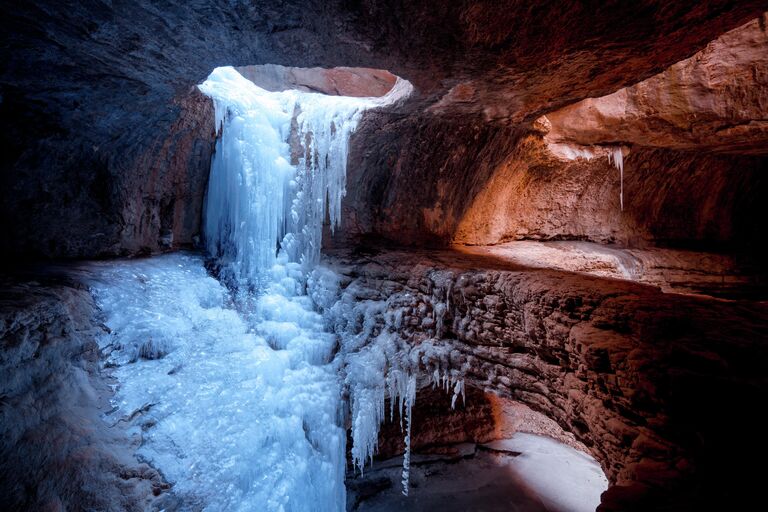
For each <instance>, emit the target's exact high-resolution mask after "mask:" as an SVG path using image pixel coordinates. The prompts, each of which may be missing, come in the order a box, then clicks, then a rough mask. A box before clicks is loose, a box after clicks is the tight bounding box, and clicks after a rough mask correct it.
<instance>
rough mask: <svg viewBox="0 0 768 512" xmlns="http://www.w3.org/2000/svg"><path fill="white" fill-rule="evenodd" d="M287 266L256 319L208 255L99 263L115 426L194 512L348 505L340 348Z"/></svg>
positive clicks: (262, 299) (255, 310)
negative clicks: (239, 304)
mask: <svg viewBox="0 0 768 512" xmlns="http://www.w3.org/2000/svg"><path fill="white" fill-rule="evenodd" d="M280 263H282V264H279V265H275V266H274V267H273V268H272V269H271V270H270V274H271V276H270V277H271V284H270V285H269V286H267V287H266V289H265V290H264V293H262V294H260V295H259V296H257V297H254V298H253V304H252V310H251V312H250V314H249V315H243V314H241V313H239V312H238V311H236V310H235V309H234V308H233V305H232V301H231V299H230V293H229V291H228V290H227V289H226V288H225V287H223V286H222V285H221V284H220V283H219V282H218V281H217V280H215V279H213V278H212V277H210V276H209V275H208V274H207V272H206V270H205V267H204V266H203V260H202V258H201V257H199V256H193V255H183V254H174V255H166V256H160V257H154V258H149V259H143V260H135V261H127V262H122V263H121V262H117V263H115V262H110V263H96V264H93V265H92V268H91V273H92V275H93V278H92V288H93V291H94V295H95V297H96V300H97V303H98V304H99V306H100V307H101V309H102V311H103V313H104V316H105V318H104V323H105V324H106V325H107V326H108V327H109V329H110V330H111V334H109V335H105V336H104V338H103V340H102V342H101V344H102V349H103V350H104V351H105V352H106V353H107V354H109V366H114V367H115V368H114V370H113V371H114V376H115V377H116V379H117V382H118V383H119V385H118V387H117V390H116V395H115V398H114V405H115V406H116V407H115V409H114V410H113V411H111V412H110V413H107V415H106V416H105V420H106V421H108V422H109V424H110V425H117V424H120V425H124V426H126V427H129V432H130V433H131V434H133V435H134V436H135V437H136V439H137V440H140V441H141V446H140V448H139V450H138V452H139V455H140V456H141V457H142V458H143V459H144V460H146V461H147V462H149V463H150V464H151V465H152V466H153V467H155V468H157V469H158V470H159V471H160V472H161V473H162V474H163V475H164V477H165V478H166V479H167V480H168V481H169V482H170V483H172V484H173V487H172V492H173V493H174V494H175V495H176V496H177V497H178V498H179V499H180V500H181V503H182V507H181V509H183V510H192V509H194V510H207V511H243V512H245V511H252V510H265V511H284V510H286V511H287V510H293V511H314V510H328V511H332V510H343V508H344V503H345V489H344V466H345V462H344V452H345V449H344V446H345V430H344V427H343V421H342V417H341V416H342V409H341V405H340V404H341V384H342V383H341V381H340V376H339V370H340V368H339V360H338V358H333V352H334V347H335V345H336V339H335V336H333V335H332V334H329V333H327V332H325V330H324V323H323V318H322V317H321V316H320V315H319V314H318V313H317V312H315V311H314V309H313V307H312V304H311V301H310V299H309V298H308V297H307V296H302V295H299V294H297V293H295V290H296V288H297V286H296V279H297V273H300V269H299V268H298V267H299V265H298V264H291V263H289V262H287V261H280ZM160 354H162V357H160Z"/></svg>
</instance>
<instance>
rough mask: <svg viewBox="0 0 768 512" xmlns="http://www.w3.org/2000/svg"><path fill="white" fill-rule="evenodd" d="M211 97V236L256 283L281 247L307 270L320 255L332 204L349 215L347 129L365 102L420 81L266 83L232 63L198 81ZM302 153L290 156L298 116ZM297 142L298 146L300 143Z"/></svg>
mask: <svg viewBox="0 0 768 512" xmlns="http://www.w3.org/2000/svg"><path fill="white" fill-rule="evenodd" d="M199 88H200V90H201V91H202V92H203V93H205V94H207V95H208V96H210V97H211V98H213V100H214V107H215V116H214V122H215V123H216V127H215V130H216V134H217V135H218V134H219V133H221V138H220V140H219V141H218V142H217V146H216V153H215V154H214V156H213V160H212V162H211V176H210V179H209V184H208V191H207V195H206V206H205V208H206V212H205V219H206V222H205V239H206V246H207V249H208V251H209V252H210V253H211V255H212V256H213V257H214V258H215V259H217V260H218V261H219V262H221V265H222V277H223V278H224V279H225V280H227V281H229V282H230V284H233V285H235V287H248V286H254V285H258V284H259V282H260V280H261V277H262V275H263V274H264V273H265V272H267V271H269V270H270V269H271V268H272V267H273V265H274V264H275V263H276V261H277V257H278V251H277V250H276V248H277V247H279V248H280V252H281V253H283V254H285V257H286V258H287V260H288V261H289V262H294V263H300V264H301V265H302V267H303V270H304V271H305V272H308V271H309V270H311V269H312V268H313V267H314V266H315V265H316V263H317V262H318V261H319V259H320V249H321V245H322V243H321V242H322V231H323V221H324V219H325V213H326V210H327V211H328V214H329V216H330V219H331V229H335V228H336V227H338V226H339V225H340V222H341V199H342V198H343V197H344V195H345V194H346V172H347V159H348V158H347V157H348V151H349V137H350V135H351V134H352V132H354V131H355V129H356V128H357V124H358V122H359V120H360V118H361V115H362V113H363V111H365V110H366V109H369V108H375V107H379V106H383V105H387V104H390V103H393V102H395V101H397V100H399V99H401V98H403V97H404V96H407V95H408V94H409V93H410V91H411V90H412V87H411V85H410V83H409V82H407V81H405V80H399V79H398V81H397V82H396V83H395V86H394V87H393V88H392V90H391V91H390V92H389V93H387V94H386V95H385V96H382V97H381V98H353V97H346V96H326V95H323V94H314V93H304V92H299V91H294V90H289V91H282V92H268V91H265V90H264V89H261V88H260V87H257V86H256V85H255V84H254V83H253V82H251V81H249V80H247V79H246V78H244V77H243V76H242V75H240V73H238V72H237V71H236V70H235V69H234V68H232V67H223V68H217V69H215V70H214V71H213V73H211V75H210V76H209V77H208V79H207V80H206V81H205V82H204V83H203V84H201V85H200V86H199ZM294 118H295V121H296V124H295V126H296V128H297V130H298V134H297V135H298V136H297V137H296V139H297V141H298V143H299V144H300V145H301V149H302V151H301V156H300V158H299V161H298V164H297V165H295V166H294V165H291V164H290V163H289V162H291V147H290V145H289V143H288V142H289V139H290V135H291V129H292V128H291V126H292V121H293V120H294ZM294 149H295V148H294Z"/></svg>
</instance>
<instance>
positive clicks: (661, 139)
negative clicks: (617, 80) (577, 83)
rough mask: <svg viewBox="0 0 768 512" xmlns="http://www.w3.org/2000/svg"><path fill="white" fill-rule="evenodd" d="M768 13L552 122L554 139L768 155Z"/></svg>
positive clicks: (562, 113)
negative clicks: (650, 74) (651, 73)
mask: <svg viewBox="0 0 768 512" xmlns="http://www.w3.org/2000/svg"><path fill="white" fill-rule="evenodd" d="M767 22H768V13H766V14H763V15H762V16H761V17H760V18H759V19H756V20H753V21H750V22H749V23H747V24H746V25H743V26H741V27H739V28H737V29H734V30H731V31H730V32H727V33H726V34H723V35H722V36H720V37H719V38H717V39H715V40H714V41H712V42H711V43H709V44H708V45H707V47H706V48H704V49H703V50H701V51H700V52H698V53H696V54H695V55H693V56H692V57H690V58H688V59H685V60H683V61H681V62H678V63H677V64H674V65H673V66H670V67H669V68H668V69H666V70H665V71H664V72H662V73H659V74H658V75H655V76H653V77H651V78H649V79H647V80H644V81H642V82H640V83H638V84H635V85H633V86H631V87H626V88H624V89H620V90H618V91H616V92H615V93H613V94H610V95H608V96H603V97H600V98H588V99H585V100H582V101H580V102H578V103H575V104H574V105H569V106H567V107H565V108H563V109H560V110H557V111H555V112H551V113H549V114H547V115H546V117H547V119H548V120H549V122H550V123H551V125H552V127H551V131H550V132H549V134H548V135H547V139H548V140H550V141H552V142H563V141H565V142H572V143H578V144H582V145H590V144H616V143H618V142H631V143H634V144H638V145H642V146H648V147H659V148H673V149H688V150H692V149H696V150H698V151H724V152H731V153H741V154H744V153H751V154H765V153H766V152H768V119H766V112H768V32H767V31H766V23H767Z"/></svg>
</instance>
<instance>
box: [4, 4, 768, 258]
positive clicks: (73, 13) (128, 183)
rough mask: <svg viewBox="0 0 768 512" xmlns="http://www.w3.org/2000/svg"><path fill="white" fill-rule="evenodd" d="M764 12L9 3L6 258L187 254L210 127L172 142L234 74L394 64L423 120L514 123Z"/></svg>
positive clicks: (593, 92) (653, 67) (726, 8)
mask: <svg viewBox="0 0 768 512" xmlns="http://www.w3.org/2000/svg"><path fill="white" fill-rule="evenodd" d="M763 7H764V2H761V1H757V0H749V1H743V2H728V1H725V0H717V1H713V2H707V3H703V4H702V3H696V2H690V3H689V2H675V3H671V4H670V3H668V2H657V1H654V0H647V1H643V2H632V3H618V2H617V3H613V4H610V5H601V6H597V5H585V4H583V3H581V2H574V1H569V0H559V1H554V0H543V1H537V2H534V3H531V2H522V1H514V2H507V3H503V4H499V3H498V2H493V1H490V0H484V1H469V0H467V1H462V2H449V3H443V2H433V1H429V0H420V1H417V2H399V1H382V2H370V1H360V2H348V1H342V0H337V1H332V2H321V3H314V4H312V3H307V2H305V1H299V0H293V1H285V2H280V3H279V4H269V5H267V4H263V3H260V4H256V3H252V2H250V1H245V0H242V1H237V2H234V3H226V4H217V3H211V2H207V1H203V0H194V1H185V2H175V1H169V2H163V3H161V4H157V3H152V2H117V3H101V2H28V1H25V2H3V4H2V12H3V16H2V17H0V34H2V35H1V36H0V48H1V49H2V54H0V70H2V71H0V98H1V99H0V119H2V124H1V125H0V151H2V154H3V160H2V163H0V166H1V167H0V172H1V173H2V178H1V179H2V181H1V182H0V189H2V191H3V195H2V198H1V199H2V200H1V201H0V203H1V204H2V207H1V210H0V212H1V216H0V219H1V222H2V225H3V227H4V228H5V230H4V233H3V236H2V237H0V241H1V242H2V246H1V249H2V253H3V255H4V257H6V258H14V257H18V256H22V255H28V256H30V255H31V256H36V257H40V256H48V257H56V256H64V257H93V256H105V255H115V254H122V253H129V254H132V253H136V252H139V251H144V250H150V251H157V250H161V249H163V247H164V246H167V245H168V240H169V237H168V234H169V233H173V235H174V240H173V244H184V243H188V241H189V239H190V238H191V236H192V235H193V234H194V232H195V230H196V227H197V226H196V220H195V219H194V215H193V214H194V213H195V209H196V208H199V207H197V206H194V207H190V208H192V210H190V211H184V212H181V211H180V210H183V208H182V207H181V206H178V204H177V203H178V201H179V200H182V198H183V197H199V196H200V191H201V190H203V189H204V176H205V175H206V174H207V159H206V156H207V152H208V151H209V150H210V142H209V141H210V133H209V132H208V130H210V127H209V126H207V125H205V123H203V122H202V121H201V120H200V119H199V118H198V119H197V121H196V123H202V124H196V125H195V126H188V127H187V128H185V130H189V131H190V132H195V131H197V136H196V137H193V138H189V137H187V136H185V135H181V136H180V135H179V134H178V133H174V130H175V129H177V128H179V124H178V123H179V122H181V123H182V124H184V121H183V119H185V115H186V114H185V113H184V112H185V106H184V103H185V101H186V99H185V98H187V97H188V95H189V94H190V92H189V91H190V88H191V87H192V86H194V85H195V84H197V83H200V82H201V81H202V80H203V79H204V78H205V76H207V74H208V73H210V71H211V70H212V69H213V68H215V67H217V66H220V65H251V64H264V63H273V64H282V65H287V66H302V67H313V66H323V67H333V66H339V65H341V66H363V67H374V68H379V69H387V70H389V71H392V72H394V73H396V74H398V75H400V76H403V77H405V78H407V79H409V80H411V81H412V82H413V83H414V84H415V85H416V87H417V89H419V91H420V95H421V96H420V97H421V98H422V100H423V102H422V103H421V107H422V108H423V107H427V106H429V105H430V104H432V103H434V102H435V101H437V100H439V102H438V103H436V104H434V108H433V109H431V112H433V113H444V114H446V115H449V116H450V115H454V114H464V113H472V114H474V115H481V116H483V119H486V120H493V121H498V122H500V123H506V122H517V121H521V120H523V119H532V118H534V117H536V116H538V115H540V114H542V113H544V112H545V111H546V110H548V109H551V108H555V107H558V106H562V105H564V104H567V103H570V102H573V101H576V100H579V99H581V98H584V97H586V96H598V95H602V94H608V93H610V92H613V91H614V90H616V89H617V88H619V87H621V86H623V85H628V84H631V83H633V82H636V81H638V80H641V79H643V78H646V77H648V76H650V75H652V74H653V73H655V72H658V71H661V70H662V69H664V68H665V67H666V66H669V65H671V64H673V63H674V62H676V61H678V60H680V59H682V58H685V57H688V56H689V55H691V54H692V53H694V52H695V51H697V50H699V49H700V48H701V47H703V46H704V45H705V44H706V43H707V42H709V41H710V40H712V39H713V38H715V37H716V36H718V35H720V34H722V33H723V32H725V31H727V30H729V29H731V28H734V27H736V26H738V25H740V24H742V23H744V22H746V21H748V20H749V19H751V18H754V17H756V16H758V15H759V14H760V12H761V10H762V9H763ZM180 118H181V119H182V121H179V119H180ZM174 123H176V126H175V127H174ZM193 124H194V123H193ZM447 128H450V125H448V127H447ZM169 134H170V135H169ZM179 137H181V139H183V141H181V140H179V139H178V138H179ZM177 185H178V186H179V187H180V188H177V189H169V188H167V187H171V186H177ZM139 204H141V205H140V206H139ZM164 219H165V220H164ZM167 219H173V222H174V223H173V224H172V225H169V223H168V220H167ZM193 225H194V227H192V226H193Z"/></svg>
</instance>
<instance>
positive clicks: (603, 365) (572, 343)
mask: <svg viewBox="0 0 768 512" xmlns="http://www.w3.org/2000/svg"><path fill="white" fill-rule="evenodd" d="M334 261H335V263H337V264H339V263H340V264H342V266H341V267H340V268H344V269H346V270H345V274H346V275H347V278H346V281H345V283H344V287H343V291H342V293H341V298H340V299H339V304H345V303H346V304H360V303H362V302H361V301H367V303H368V304H378V305H379V306H380V307H379V306H377V307H369V308H367V309H352V310H350V309H348V308H347V309H345V308H344V307H343V306H339V307H336V309H333V308H332V309H330V310H329V311H331V313H334V311H335V313H336V316H333V315H332V316H333V318H334V321H333V323H334V325H335V328H336V329H337V331H338V332H341V333H345V334H349V333H353V334H355V333H356V334H357V335H360V333H363V332H370V333H371V334H370V336H372V337H371V338H370V339H371V340H372V339H373V336H378V335H379V334H381V333H383V332H384V333H391V334H390V335H391V336H393V337H394V338H396V339H397V340H398V342H397V343H399V346H400V347H401V350H403V351H405V352H406V353H407V352H408V351H413V350H419V347H420V346H421V345H423V344H424V343H429V344H432V345H434V344H439V345H440V346H442V347H444V348H445V350H444V351H443V352H442V353H446V354H449V356H447V357H446V359H445V360H444V361H434V362H430V363H429V364H432V363H434V364H438V365H443V367H444V368H446V369H448V368H450V369H452V370H456V371H459V372H461V374H462V375H463V376H464V379H465V381H466V383H467V385H468V386H474V387H477V388H479V389H484V390H487V391H491V392H493V393H496V394H498V395H500V396H502V397H507V398H511V399H514V400H518V401H520V402H522V403H524V404H527V405H528V406H530V407H531V408H533V409H534V410H537V411H541V412H542V413H544V414H545V415H547V416H548V417H550V418H552V419H554V420H555V421H556V422H557V423H558V424H559V425H560V426H561V427H562V428H563V429H564V430H566V431H568V432H572V433H573V434H574V435H575V436H576V438H577V439H578V440H579V441H580V442H582V443H584V445H586V446H587V447H588V448H589V450H590V452H591V453H592V454H593V455H594V457H595V458H596V459H597V460H598V461H600V463H601V464H602V466H603V469H604V471H605V473H606V475H607V476H608V478H609V480H610V482H611V487H610V488H609V490H608V491H607V492H606V493H605V494H604V495H603V505H602V508H601V510H630V509H631V510H657V509H664V510H667V509H669V510H702V509H710V508H711V507H713V506H715V507H717V506H721V507H725V508H727V507H731V506H735V504H737V503H745V502H748V501H749V500H750V499H754V498H756V495H755V494H756V490H757V487H750V485H752V484H754V482H753V480H754V479H753V478H752V477H751V476H750V475H744V473H743V472H734V471H733V468H740V467H748V462H749V460H753V459H754V460H761V459H762V457H763V456H764V455H765V450H764V449H763V448H762V447H761V445H760V443H759V442H757V443H756V442H755V439H759V436H760V426H759V425H758V424H756V423H754V422H753V421H752V420H749V419H748V418H749V417H750V416H751V415H752V413H751V412H750V411H752V410H753V407H754V405H755V404H760V403H764V401H765V399H766V398H768V380H766V375H768V367H766V361H768V357H766V356H768V354H766V347H765V344H764V343H763V341H764V340H763V335H764V333H765V332H768V309H767V308H766V305H765V304H764V303H754V302H732V301H722V300H717V299H711V298H701V297H698V298H697V297H690V296H683V295H676V294H664V293H662V292H661V291H659V290H658V289H657V288H654V287H650V286H644V285H639V284H634V283H630V282H622V281H616V280H612V279H601V278H597V277H591V276H584V275H579V274H573V273H567V272H558V271H546V270H537V271H536V272H531V271H527V270H525V269H524V268H520V267H514V266H510V264H509V263H507V262H503V261H499V260H495V259H493V258H488V257H478V256H472V257H470V256H459V255H457V254H456V253H445V252H421V253H413V252H410V253H404V252H383V253H377V254H370V255H369V256H367V257H366V256H365V255H364V254H357V255H356V256H355V258H354V260H350V259H349V258H348V257H346V256H343V255H340V254H337V256H336V260H334ZM350 311H353V313H350ZM362 311H368V312H369V313H362ZM339 312H346V313H339ZM397 317H401V322H400V325H401V327H400V328H397V327H396V325H395V324H394V323H393V321H392V318H397ZM438 317H439V319H438ZM365 329H367V331H366V330H365ZM421 361H422V362H424V360H423V359H422V360H421ZM421 371H423V372H426V374H422V377H423V378H426V377H428V375H429V372H431V369H427V368H426V367H424V368H421ZM417 403H418V398H417ZM412 427H413V430H414V431H418V429H419V426H418V424H416V423H414V424H413V425H412Z"/></svg>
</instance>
